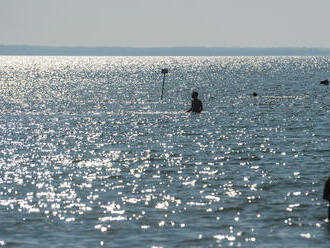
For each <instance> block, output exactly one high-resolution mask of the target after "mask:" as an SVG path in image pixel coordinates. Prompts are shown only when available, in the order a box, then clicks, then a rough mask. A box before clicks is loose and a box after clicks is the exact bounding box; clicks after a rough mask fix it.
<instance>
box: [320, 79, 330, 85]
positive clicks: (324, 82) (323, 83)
mask: <svg viewBox="0 0 330 248" xmlns="http://www.w3.org/2000/svg"><path fill="white" fill-rule="evenodd" d="M320 84H322V85H329V80H328V79H326V80H322V81H321V82H320Z"/></svg>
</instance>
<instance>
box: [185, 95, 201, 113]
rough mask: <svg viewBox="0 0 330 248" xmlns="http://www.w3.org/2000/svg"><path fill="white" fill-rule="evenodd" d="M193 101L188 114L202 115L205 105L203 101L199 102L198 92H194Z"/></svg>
mask: <svg viewBox="0 0 330 248" xmlns="http://www.w3.org/2000/svg"><path fill="white" fill-rule="evenodd" d="M191 97H192V98H193V100H192V101H191V108H190V109H188V111H187V112H194V113H200V112H202V110H203V104H202V101H201V100H199V99H198V98H197V97H198V92H197V91H194V92H193V93H192V95H191Z"/></svg>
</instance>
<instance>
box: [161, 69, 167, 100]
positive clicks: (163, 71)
mask: <svg viewBox="0 0 330 248" xmlns="http://www.w3.org/2000/svg"><path fill="white" fill-rule="evenodd" d="M167 73H168V69H166V68H165V69H162V74H164V77H163V86H162V95H161V96H160V100H163V93H164V85H165V76H166V74H167Z"/></svg>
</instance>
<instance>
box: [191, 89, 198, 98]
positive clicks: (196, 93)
mask: <svg viewBox="0 0 330 248" xmlns="http://www.w3.org/2000/svg"><path fill="white" fill-rule="evenodd" d="M191 97H192V98H194V99H195V98H197V97H198V92H197V91H193V93H192V94H191Z"/></svg>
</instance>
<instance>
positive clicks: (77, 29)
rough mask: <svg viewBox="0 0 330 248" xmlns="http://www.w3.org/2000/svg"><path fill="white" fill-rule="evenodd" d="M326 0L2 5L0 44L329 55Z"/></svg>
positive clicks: (30, 0) (7, 1)
mask: <svg viewBox="0 0 330 248" xmlns="http://www.w3.org/2000/svg"><path fill="white" fill-rule="evenodd" d="M329 24H330V0H166V1H165V0H164V1H160V0H0V45H49V46H120V47H127V46H128V47H173V46H206V47H214V46H216V47H323V48H325V47H326V48H330V31H329V30H330V27H329V26H330V25H329Z"/></svg>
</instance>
